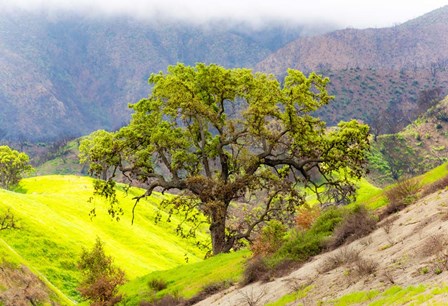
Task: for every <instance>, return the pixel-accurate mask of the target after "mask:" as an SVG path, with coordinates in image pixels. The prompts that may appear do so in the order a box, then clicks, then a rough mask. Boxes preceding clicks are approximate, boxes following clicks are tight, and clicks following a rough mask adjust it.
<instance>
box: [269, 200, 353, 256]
mask: <svg viewBox="0 0 448 306" xmlns="http://www.w3.org/2000/svg"><path fill="white" fill-rule="evenodd" d="M346 214H347V211H346V209H344V208H337V207H331V208H328V209H326V210H324V211H323V212H322V213H321V215H320V216H319V217H318V218H317V219H316V221H315V223H314V224H313V226H312V227H311V228H310V229H309V230H307V231H303V232H298V231H293V232H292V234H291V237H289V239H288V241H286V242H285V243H284V244H283V247H282V248H281V249H280V250H279V251H278V252H277V253H276V254H274V256H273V262H277V263H278V262H281V261H282V260H284V259H285V258H290V259H294V260H298V261H305V260H307V259H308V258H309V257H311V256H314V255H317V254H319V253H320V252H321V251H322V250H323V248H324V246H325V242H326V240H327V239H328V237H330V236H331V234H332V232H333V230H334V229H335V227H336V226H337V225H338V224H339V223H340V222H341V221H342V220H343V218H344V216H345V215H346Z"/></svg>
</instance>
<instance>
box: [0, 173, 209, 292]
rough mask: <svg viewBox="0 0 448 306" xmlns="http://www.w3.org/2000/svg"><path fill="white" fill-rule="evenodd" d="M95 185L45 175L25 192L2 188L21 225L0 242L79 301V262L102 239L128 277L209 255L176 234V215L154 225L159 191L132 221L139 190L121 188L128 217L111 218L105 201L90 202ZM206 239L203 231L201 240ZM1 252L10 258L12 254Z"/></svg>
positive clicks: (4, 204) (24, 185)
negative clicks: (126, 192)
mask: <svg viewBox="0 0 448 306" xmlns="http://www.w3.org/2000/svg"><path fill="white" fill-rule="evenodd" d="M92 189H93V188H92V180H91V179H89V178H87V177H77V176H44V177H33V178H28V179H24V180H23V181H22V182H21V183H20V189H19V190H18V191H20V192H11V191H6V190H0V209H1V210H2V211H3V210H5V209H7V208H10V209H11V210H12V211H13V212H14V214H15V215H16V216H17V217H18V218H19V219H20V227H21V228H20V229H19V230H9V231H3V232H2V233H1V236H0V242H2V243H4V244H6V245H7V246H9V247H10V248H11V249H12V250H13V251H14V252H15V253H16V254H17V256H19V257H20V258H22V259H23V260H24V261H25V262H24V264H25V265H27V266H28V267H29V268H30V269H31V270H32V271H36V272H37V273H39V274H40V275H42V276H43V277H45V278H46V279H47V280H48V281H49V282H50V283H51V284H52V285H54V286H55V287H57V288H58V289H59V290H61V291H62V292H63V293H64V294H65V295H67V296H68V297H69V298H70V299H72V300H79V294H78V293H77V292H76V290H75V288H76V286H77V284H78V282H79V279H80V274H79V271H78V269H77V267H76V262H77V261H78V259H79V256H80V254H81V251H82V249H83V248H90V247H92V246H93V244H94V242H95V240H96V238H97V237H99V238H100V239H101V240H102V241H103V242H104V244H105V250H106V253H107V254H109V255H111V256H112V257H113V258H114V259H115V264H116V265H117V266H119V267H121V268H122V269H123V270H125V272H126V275H127V278H128V279H134V278H136V277H138V276H143V275H145V274H148V273H150V272H152V271H156V270H163V269H169V268H173V267H176V266H178V265H181V264H185V261H186V260H188V262H191V263H194V262H198V261H200V260H201V259H202V258H203V257H204V252H203V251H201V250H199V249H197V248H196V247H195V246H194V245H193V244H192V243H191V242H189V241H186V240H183V239H181V238H180V237H178V236H177V235H176V234H175V227H176V226H177V222H176V221H177V219H173V222H171V223H166V222H163V221H162V222H159V223H157V224H155V222H154V218H155V214H156V212H157V211H158V208H157V204H158V203H159V202H160V201H161V200H162V199H163V196H161V195H159V194H155V195H154V196H152V197H151V198H149V199H148V200H145V201H144V202H142V203H140V204H139V205H138V207H137V209H136V219H135V221H134V224H133V225H131V221H130V218H131V210H132V206H133V201H132V196H135V195H137V194H139V193H138V190H136V189H131V190H130V191H129V193H128V194H127V195H126V194H125V193H124V192H122V191H121V192H120V194H119V199H120V206H121V207H122V208H123V210H124V215H123V216H121V220H120V221H119V222H117V221H113V220H111V217H110V216H109V215H108V214H107V205H106V204H105V203H104V202H103V201H102V200H101V199H96V198H94V199H93V200H92V201H90V202H89V198H90V197H91V196H92V192H93V190H92ZM92 208H95V209H96V217H94V218H90V217H89V211H90V210H91V209H92ZM165 216H166V214H165ZM206 238H207V237H206V236H205V235H199V239H206ZM2 256H3V257H4V258H6V259H7V260H8V257H10V256H11V254H10V253H9V254H8V253H6V254H2ZM13 261H14V262H17V261H18V260H17V258H16V259H15V260H13ZM20 261H21V260H19V262H20Z"/></svg>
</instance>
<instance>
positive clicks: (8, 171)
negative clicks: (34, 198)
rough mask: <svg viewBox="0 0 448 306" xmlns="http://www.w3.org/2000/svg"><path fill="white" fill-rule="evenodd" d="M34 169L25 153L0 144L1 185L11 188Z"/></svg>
mask: <svg viewBox="0 0 448 306" xmlns="http://www.w3.org/2000/svg"><path fill="white" fill-rule="evenodd" d="M32 170H33V167H31V165H30V159H29V157H28V155H26V154H25V153H21V152H19V151H16V150H13V149H11V148H10V147H8V146H0V187H1V188H5V189H11V188H12V187H14V186H16V185H17V184H18V183H19V181H20V180H21V179H22V176H23V175H24V174H27V173H29V172H31V171H32Z"/></svg>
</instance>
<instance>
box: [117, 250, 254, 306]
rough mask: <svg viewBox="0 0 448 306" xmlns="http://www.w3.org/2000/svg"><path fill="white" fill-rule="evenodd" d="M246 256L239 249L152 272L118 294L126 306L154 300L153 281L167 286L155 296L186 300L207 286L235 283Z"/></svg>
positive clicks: (244, 251)
mask: <svg viewBox="0 0 448 306" xmlns="http://www.w3.org/2000/svg"><path fill="white" fill-rule="evenodd" d="M249 256H250V252H249V251H247V250H242V251H238V252H233V253H229V254H220V255H217V256H213V257H211V258H209V259H206V260H204V261H202V262H198V263H189V264H186V265H182V266H179V267H177V268H174V269H170V270H166V271H155V272H152V273H150V274H148V275H145V276H143V277H140V278H137V279H135V280H134V281H132V282H129V283H127V284H126V285H124V286H123V287H122V288H121V291H122V292H123V293H124V294H125V295H126V296H127V299H126V303H128V304H127V305H136V304H137V303H138V302H139V301H141V300H145V299H146V300H149V299H151V297H153V294H154V293H153V292H152V291H151V289H150V288H149V286H148V282H149V281H150V280H153V279H156V280H163V281H164V282H165V283H167V284H168V286H167V288H166V289H164V290H162V291H160V292H158V293H157V297H161V296H163V295H165V294H172V295H179V296H181V297H183V298H187V299H188V298H191V297H193V296H194V295H196V294H198V293H199V292H200V291H201V290H202V289H203V288H204V287H205V286H207V285H210V284H217V283H223V282H226V283H234V282H238V281H239V280H240V279H241V276H242V273H243V269H244V263H245V262H246V260H247V259H248V258H249Z"/></svg>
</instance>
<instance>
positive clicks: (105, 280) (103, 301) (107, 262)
mask: <svg viewBox="0 0 448 306" xmlns="http://www.w3.org/2000/svg"><path fill="white" fill-rule="evenodd" d="M78 268H79V269H80V270H81V272H82V274H83V280H82V282H81V283H80V285H79V287H78V290H79V292H80V293H81V296H82V297H83V298H86V299H88V300H90V301H91V302H92V303H91V305H93V306H111V305H115V304H117V303H118V302H120V301H121V299H122V296H121V295H120V294H118V287H119V286H120V285H123V284H124V283H125V281H126V278H125V274H124V271H123V270H121V269H119V268H116V267H115V266H114V265H113V260H112V257H110V256H106V254H105V253H104V248H103V243H102V242H101V240H100V239H99V238H98V239H97V240H96V243H95V245H94V247H93V248H92V250H91V251H88V250H85V249H83V252H82V254H81V259H80V260H79V262H78Z"/></svg>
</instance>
